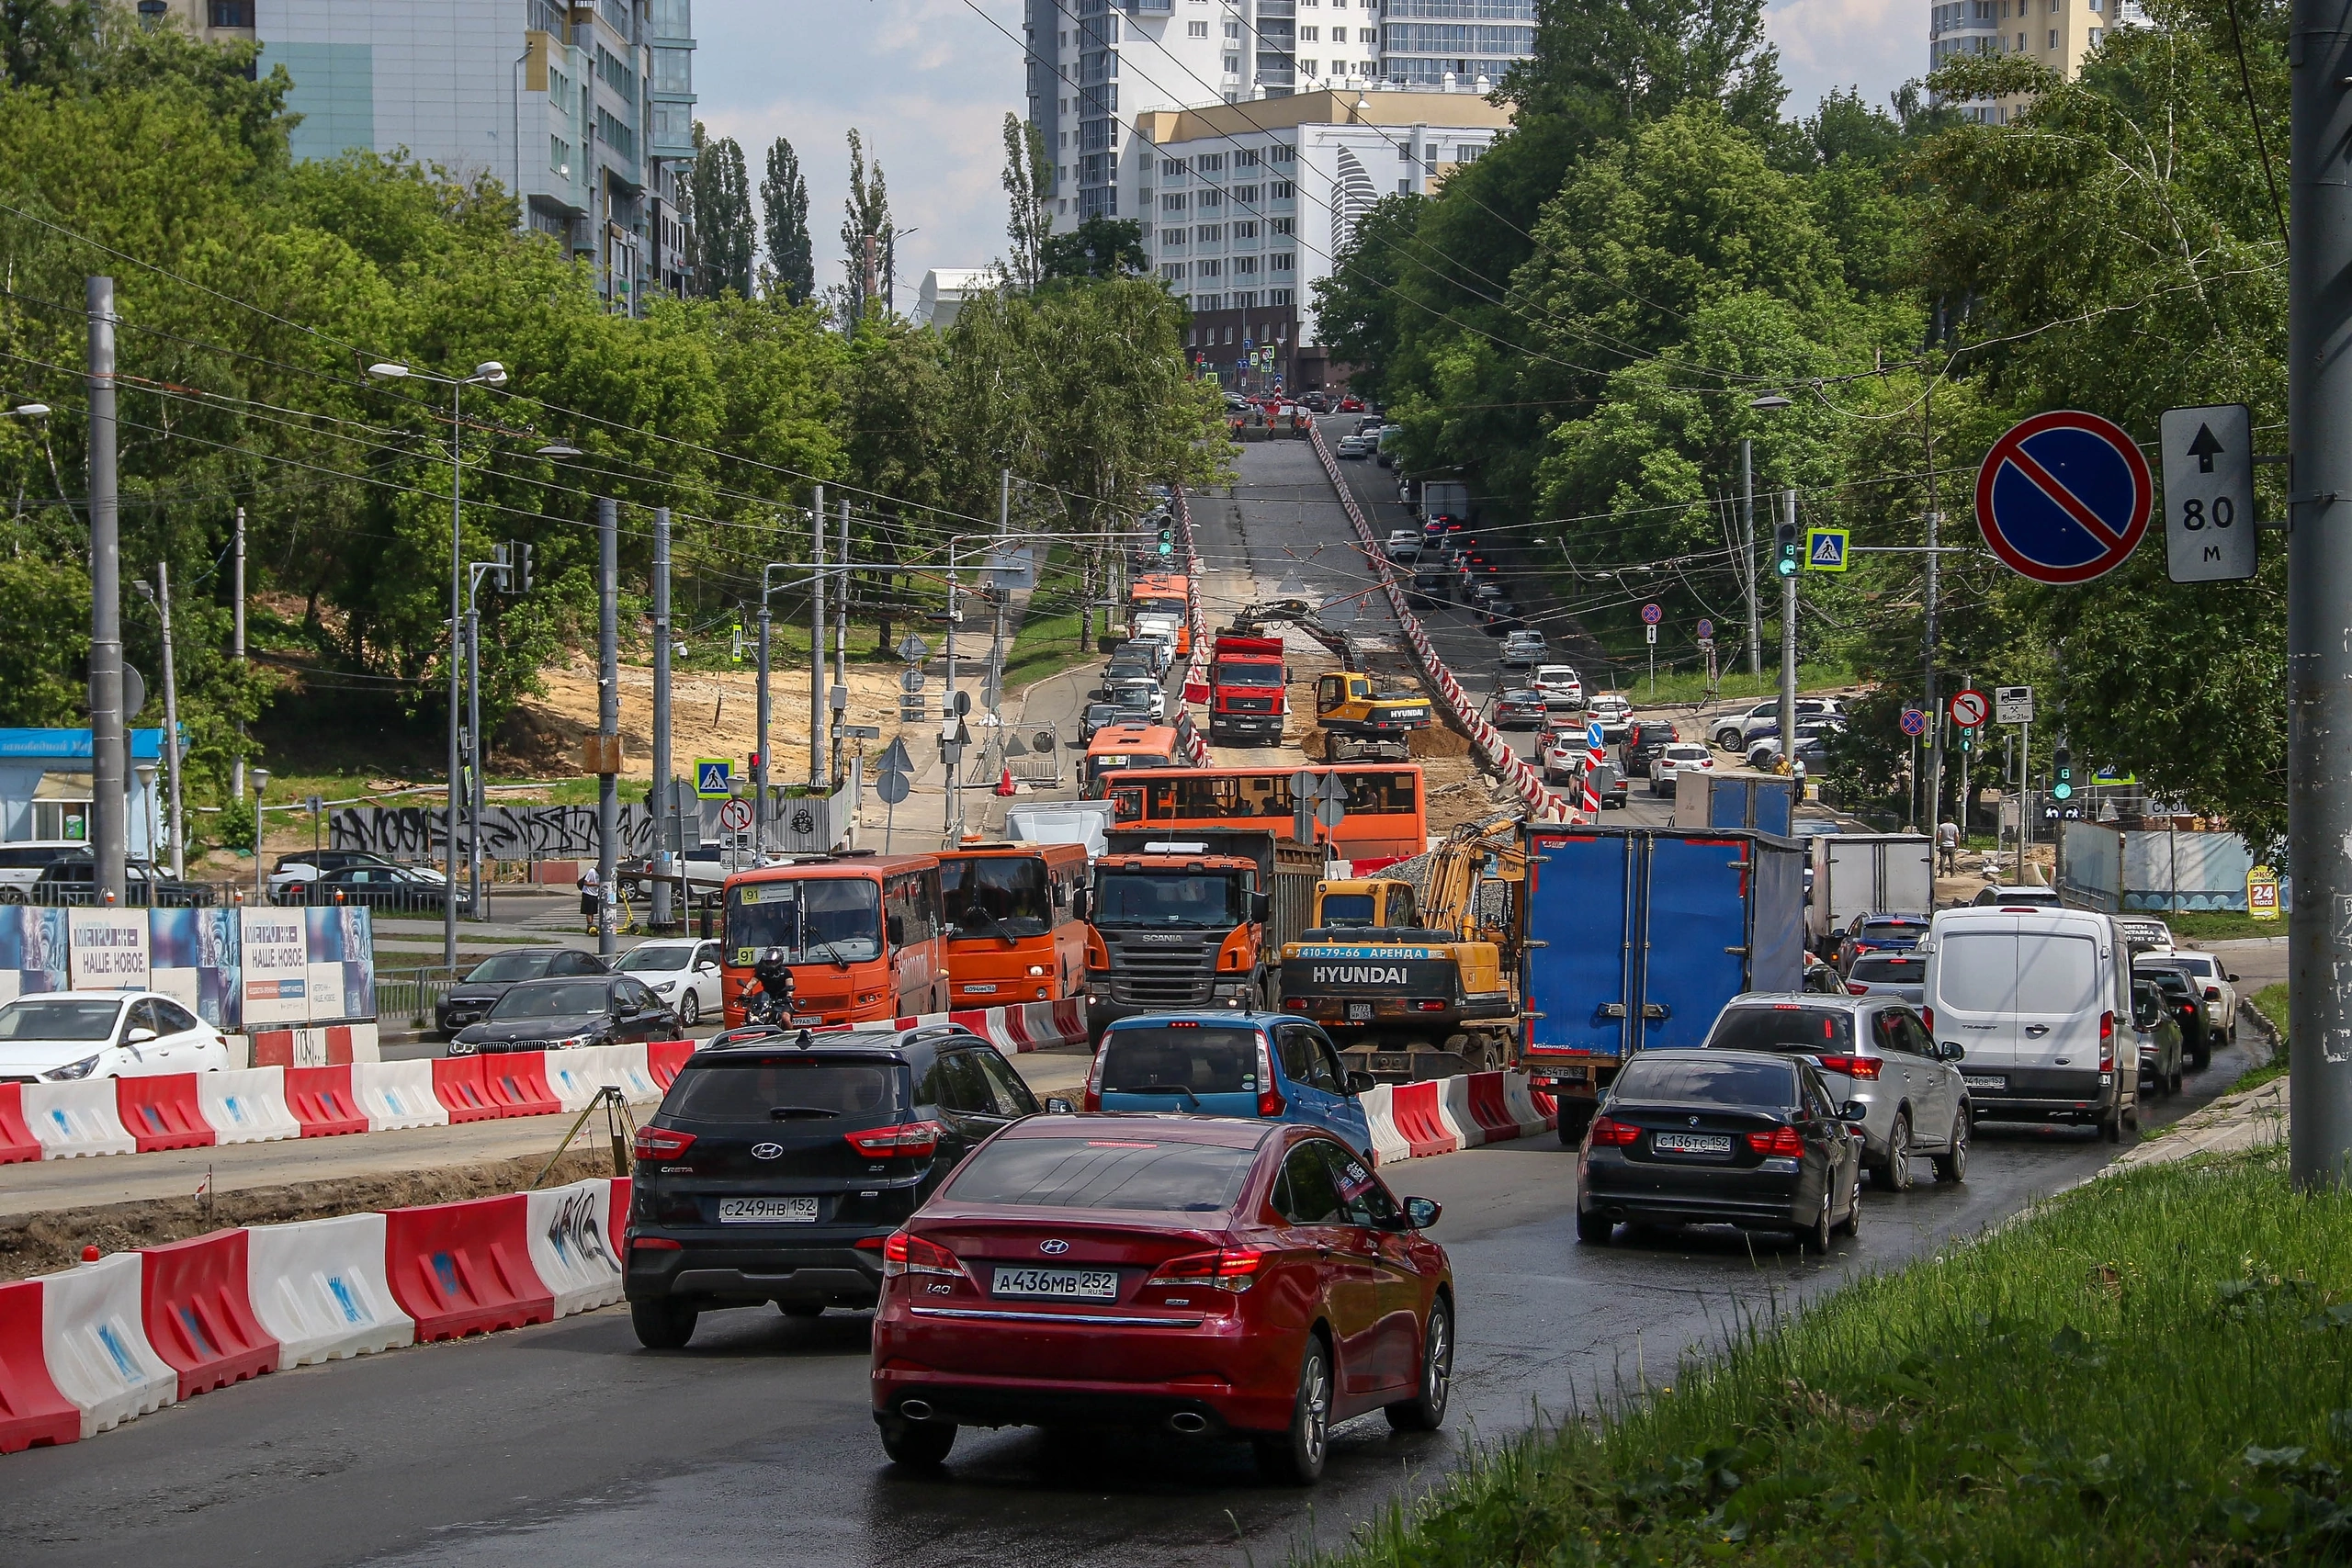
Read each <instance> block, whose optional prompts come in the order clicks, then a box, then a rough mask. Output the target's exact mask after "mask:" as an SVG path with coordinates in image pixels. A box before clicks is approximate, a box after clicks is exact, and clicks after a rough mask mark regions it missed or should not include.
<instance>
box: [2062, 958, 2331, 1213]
mask: <svg viewBox="0 0 2352 1568" xmlns="http://www.w3.org/2000/svg"><path fill="white" fill-rule="evenodd" d="M2217 945H2218V944H2217ZM2238 1019H2239V1021H2240V1022H2241V1023H2243V1024H2244V1025H2245V1032H2247V1033H2251V1034H2253V1035H2255V1036H2257V1037H2259V1038H2260V1040H2261V1041H2262V1042H2263V1043H2265V1044H2266V1045H2267V1046H2268V1048H2269V1049H2268V1051H2267V1054H2266V1055H2264V1056H2263V1059H2262V1062H2260V1063H2257V1064H2256V1066H2261V1065H2264V1064H2267V1063H2269V1062H2274V1061H2276V1060H2278V1052H2279V1050H2280V1048H2281V1045H2282V1042H2281V1041H2280V1040H2279V1038H2278V1032H2277V1031H2276V1030H2274V1029H2273V1028H2271V1027H2270V1021H2269V1020H2268V1019H2267V1018H2264V1017H2263V1016H2262V1014H2260V1013H2258V1012H2256V1010H2254V1009H2253V1008H2251V1007H2245V1008H2242V1009H2241V1010H2240V1011H2239V1014H2238ZM2288 1106H2289V1100H2288V1092H2287V1080H2286V1079H2285V1078H2284V1077H2276V1078H2272V1079H2271V1080H2270V1081H2269V1082H2268V1083H2265V1084H2257V1085H2256V1086H2255V1087H2254V1088H2252V1089H2243V1090H2240V1091H2239V1092H2238V1093H2236V1094H2225V1095H2223V1096H2222V1098H2221V1099H2219V1100H2215V1101H2213V1103H2212V1104H2211V1105H2208V1106H2206V1107H2205V1108H2204V1109H2203V1110H2201V1111H2191V1112H2190V1113H2189V1114H2188V1115H2187V1116H2184V1117H2182V1118H2181V1119H2180V1120H2179V1121H2177V1122H2174V1123H2173V1124H2172V1125H2171V1126H2169V1127H2167V1128H2165V1130H2164V1132H2163V1133H2162V1134H2159V1135H2158V1136H2156V1137H2153V1138H2150V1139H2149V1140H2148V1141H2147V1142H2145V1143H2143V1144H2142V1145H2139V1146H2138V1147H2136V1148H2133V1149H2130V1150H2128V1151H2126V1152H2125V1153H2124V1154H2123V1155H2122V1156H2121V1157H2120V1158H2118V1159H2117V1160H2116V1161H2115V1163H2114V1164H2112V1165H2110V1166H2109V1167H2108V1168H2107V1169H2108V1170H2109V1171H2116V1170H2131V1169H2133V1168H2137V1167H2140V1166H2143V1165H2170V1164H2172V1163H2173V1162H2174V1161H2176V1160H2184V1159H2188V1158H2189V1157H2191V1156H2196V1155H2225V1154H2237V1153H2240V1152H2242V1151H2244V1150H2246V1149H2258V1148H2266V1147H2267V1146H2269V1145H2273V1144H2283V1143H2285V1142H2286V1141H2287V1112H2288ZM2101 1174H2102V1175H2104V1174H2105V1172H2102V1173H2101Z"/></svg>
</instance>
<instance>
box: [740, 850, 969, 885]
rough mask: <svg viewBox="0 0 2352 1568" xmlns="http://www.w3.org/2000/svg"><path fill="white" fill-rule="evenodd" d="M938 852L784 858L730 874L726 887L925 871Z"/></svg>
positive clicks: (936, 860) (928, 868)
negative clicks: (744, 883) (781, 860)
mask: <svg viewBox="0 0 2352 1568" xmlns="http://www.w3.org/2000/svg"><path fill="white" fill-rule="evenodd" d="M938 864H939V857H938V856H937V855H840V856H829V857H827V858H826V859H824V860H796V861H785V862H782V863H778V864H775V865H761V866H753V867H752V868H751V869H750V870H748V871H738V872H734V873H731V874H729V876H728V878H727V886H729V887H732V886H735V885H736V884H737V883H739V882H787V881H791V880H794V879H796V878H800V877H812V876H813V877H822V876H833V877H840V876H857V877H865V876H888V875H889V874H892V873H893V872H900V871H927V870H931V869H933V868H935V867H937V865H938Z"/></svg>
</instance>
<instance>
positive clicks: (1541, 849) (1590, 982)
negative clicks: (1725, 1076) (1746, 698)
mask: <svg viewBox="0 0 2352 1568" xmlns="http://www.w3.org/2000/svg"><path fill="white" fill-rule="evenodd" d="M1522 831H1523V837H1522V840H1521V841H1522V843H1523V844H1524V845H1525V848H1526V853H1527V881H1526V884H1525V898H1524V905H1523V907H1524V909H1525V919H1524V921H1523V922H1522V931H1523V933H1524V934H1523V938H1522V950H1523V953H1524V956H1523V958H1522V959H1521V966H1520V998H1521V1014H1520V1016H1521V1020H1522V1021H1523V1023H1522V1033H1521V1049H1520V1065H1521V1066H1523V1067H1525V1068H1526V1069H1527V1070H1528V1075H1529V1080H1530V1082H1531V1084H1532V1086H1533V1087H1535V1088H1537V1089H1544V1090H1545V1091H1547V1092H1549V1093H1551V1094H1553V1095H1555V1096H1556V1097H1557V1098H1558V1100H1559V1102H1560V1141H1561V1142H1562V1143H1565V1144H1568V1145H1574V1144H1575V1143H1576V1142H1577V1140H1578V1139H1580V1138H1581V1137H1582V1136H1583V1135H1584V1129H1585V1126H1586V1124H1587V1123H1589V1122H1590V1121H1591V1120H1592V1113H1593V1109H1594V1107H1595V1106H1596V1105H1597V1104H1598V1103H1599V1100H1600V1094H1601V1092H1602V1091H1603V1090H1604V1089H1607V1088H1608V1086H1609V1084H1610V1083H1611V1080H1613V1079H1614V1078H1615V1077H1616V1076H1617V1073H1618V1070H1619V1069H1620V1068H1622V1067H1623V1066H1624V1065H1625V1063H1626V1062H1627V1061H1628V1060H1629V1059H1630V1058H1631V1057H1632V1056H1633V1055H1634V1053H1636V1052H1639V1051H1644V1050H1647V1049H1649V1048H1651V1047H1654V1046H1667V1045H1678V1046H1679V1045H1690V1046H1695V1045H1700V1044H1702V1043H1705V1041H1706V1038H1707V1031H1708V1029H1709V1027H1710V1026H1711V1025H1713V1022H1714V1021H1715V1014H1716V1013H1718V1012H1720V1011H1722V1010H1723V1006H1724V1003H1725V1002H1727V1001H1729V1000H1731V998H1734V997H1736V996H1737V995H1739V994H1740V993H1741V992H1743V991H1795V990H1798V989H1801V988H1802V986H1803V981H1804V849H1803V847H1802V846H1800V845H1798V844H1796V843H1794V842H1792V841H1791V840H1787V839H1782V838H1779V837H1777V836H1774V835H1772V834H1769V833H1751V832H1746V831H1741V830H1737V829H1721V830H1710V829H1685V828H1565V827H1555V826H1549V825H1544V826H1538V825H1535V824H1529V825H1527V826H1526V827H1525V828H1524V829H1523V830H1522Z"/></svg>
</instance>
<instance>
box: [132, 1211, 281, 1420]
mask: <svg viewBox="0 0 2352 1568" xmlns="http://www.w3.org/2000/svg"><path fill="white" fill-rule="evenodd" d="M247 1247H248V1243H247V1238H246V1233H245V1232H243V1231H242V1230H234V1231H214V1232H213V1233H212V1234H211V1235H200V1236H198V1237H196V1238H195V1239H194V1240H192V1241H175V1242H172V1243H171V1244H169V1245H168V1246H164V1247H145V1248H142V1249H141V1251H139V1252H138V1253H136V1254H134V1255H133V1256H135V1257H137V1258H138V1259H139V1264H140V1275H139V1301H140V1311H141V1317H142V1319H143V1321H144V1324H145V1326H146V1329H147V1342H148V1343H149V1344H150V1345H152V1346H153V1347H154V1349H155V1353H156V1354H157V1355H158V1356H160V1357H162V1358H163V1359H164V1362H165V1363H166V1364H168V1365H169V1366H170V1367H171V1369H172V1370H173V1371H174V1372H175V1374H177V1376H178V1378H179V1390H178V1395H179V1397H180V1398H182V1399H189V1398H193V1397H194V1396H195V1395H197V1394H199V1393H209V1392H211V1391H212V1390H213V1389H216V1388H226V1387H228V1386H229V1385H230V1384H231V1383H232V1382H243V1381H244V1380H245V1379H247V1378H251V1377H259V1376H260V1375H261V1374H262V1373H264V1372H272V1371H277V1357H278V1345H277V1339H276V1338H275V1337H273V1336H272V1335H271V1334H270V1332H269V1331H268V1330H267V1329H266V1328H264V1327H263V1326H262V1325H261V1320H260V1319H259V1318H257V1317H255V1316H254V1305H253V1299H252V1297H251V1296H250V1295H249V1294H248V1293H247V1269H248V1265H247V1262H246V1253H247Z"/></svg>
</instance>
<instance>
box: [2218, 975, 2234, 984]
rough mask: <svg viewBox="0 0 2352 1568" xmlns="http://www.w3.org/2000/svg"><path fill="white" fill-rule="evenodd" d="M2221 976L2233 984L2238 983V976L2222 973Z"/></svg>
mask: <svg viewBox="0 0 2352 1568" xmlns="http://www.w3.org/2000/svg"><path fill="white" fill-rule="evenodd" d="M2222 979H2224V980H2227V981H2228V982H2229V983H2230V984H2231V985H2233V986H2234V985H2236V984H2237V983H2238V977H2237V976H2235V975H2224V976H2222Z"/></svg>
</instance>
